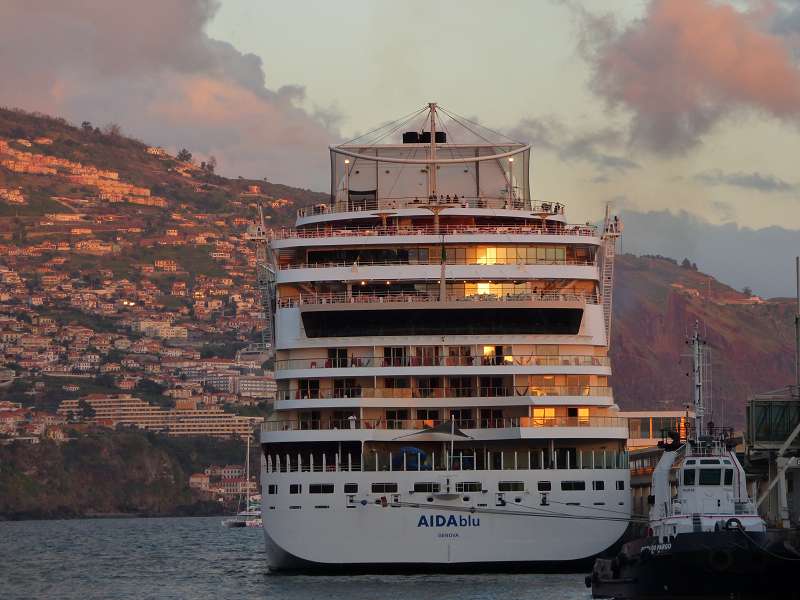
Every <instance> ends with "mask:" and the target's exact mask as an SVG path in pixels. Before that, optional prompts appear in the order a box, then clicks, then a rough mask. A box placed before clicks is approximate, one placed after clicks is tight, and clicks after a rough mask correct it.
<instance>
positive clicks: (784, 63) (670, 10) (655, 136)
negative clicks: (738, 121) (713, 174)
mask: <svg viewBox="0 0 800 600" xmlns="http://www.w3.org/2000/svg"><path fill="white" fill-rule="evenodd" d="M768 14H770V11H766V10H764V8H763V5H762V6H760V7H757V8H756V9H754V11H752V12H739V11H737V10H736V9H734V8H733V7H732V6H730V5H728V4H721V3H718V2H713V1H711V0H651V2H650V4H649V6H648V7H647V10H646V12H645V14H644V16H643V17H642V18H641V19H639V20H636V21H635V22H633V23H632V24H630V25H629V26H628V27H627V28H625V29H624V30H622V31H618V30H616V29H613V28H609V26H608V21H607V20H605V19H598V18H590V19H587V21H586V23H585V24H586V32H587V35H586V40H584V41H585V47H588V48H589V53H588V57H589V60H590V62H591V64H592V67H593V69H594V72H593V78H592V88H593V89H594V90H595V91H596V92H597V93H598V94H600V95H601V96H602V97H604V98H605V99H606V100H607V101H608V103H609V105H610V106H613V107H617V106H620V107H624V108H626V109H628V110H629V111H630V112H631V113H632V122H631V138H632V141H633V142H634V143H638V144H641V145H644V146H646V147H649V148H650V149H652V150H655V151H659V152H665V153H671V152H678V151H682V150H685V149H686V148H689V147H691V146H692V145H694V144H696V143H697V142H698V141H699V140H700V138H701V136H702V135H703V134H705V133H707V132H708V131H710V130H711V129H712V128H713V126H714V125H715V124H716V123H717V122H718V121H719V120H720V119H721V118H722V117H724V116H725V115H727V114H729V113H730V112H731V111H733V110H736V109H739V108H750V109H755V110H758V111H762V112H764V113H767V114H770V115H773V116H775V117H777V118H780V119H787V120H795V119H796V118H797V117H798V115H800V71H799V70H798V69H797V68H796V67H795V65H794V64H793V62H792V56H791V48H790V46H789V43H788V41H787V39H786V38H784V37H782V36H780V35H777V34H774V33H770V32H769V31H767V30H766V29H765V25H766V15H768Z"/></svg>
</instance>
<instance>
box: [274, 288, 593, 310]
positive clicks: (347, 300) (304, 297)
mask: <svg viewBox="0 0 800 600" xmlns="http://www.w3.org/2000/svg"><path fill="white" fill-rule="evenodd" d="M439 301H440V298H439V295H438V294H430V293H427V292H399V293H385V294H379V293H374V294H351V295H347V294H300V295H299V296H297V297H292V298H279V299H278V301H277V307H278V308H294V307H298V306H307V305H321V304H340V305H341V304H348V305H349V304H398V303H399V304H409V303H412V304H413V303H433V302H439ZM445 301H446V302H456V303H459V304H461V303H463V304H464V305H466V304H467V303H480V302H527V303H532V302H534V303H535V302H573V303H579V304H598V303H599V298H598V296H597V295H596V294H583V293H558V292H543V293H538V294H505V295H496V294H474V295H472V296H454V295H448V296H447V297H446V299H445Z"/></svg>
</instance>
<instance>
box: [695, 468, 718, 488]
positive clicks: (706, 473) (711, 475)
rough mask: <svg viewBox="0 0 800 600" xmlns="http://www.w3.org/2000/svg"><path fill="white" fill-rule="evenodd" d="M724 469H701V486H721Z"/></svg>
mask: <svg viewBox="0 0 800 600" xmlns="http://www.w3.org/2000/svg"><path fill="white" fill-rule="evenodd" d="M721 475H722V469H700V482H699V483H700V485H719V479H720V476H721Z"/></svg>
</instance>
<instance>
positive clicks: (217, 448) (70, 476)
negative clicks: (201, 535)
mask: <svg viewBox="0 0 800 600" xmlns="http://www.w3.org/2000/svg"><path fill="white" fill-rule="evenodd" d="M72 435H73V436H76V437H75V439H73V440H72V441H70V442H66V443H62V444H56V443H55V442H52V441H49V440H43V441H42V442H41V443H39V444H34V445H29V444H10V445H7V446H0V517H3V518H11V519H15V518H64V517H76V516H103V515H114V514H140V515H178V514H183V515H191V514H219V513H220V512H221V511H222V509H223V507H222V506H220V505H219V503H216V502H209V501H207V500H205V501H204V500H201V499H200V498H199V497H198V496H196V495H195V494H194V493H193V492H192V491H191V490H190V489H189V485H188V481H189V475H191V474H192V473H194V472H197V471H202V469H203V468H204V467H206V466H208V465H209V464H221V465H224V464H230V463H237V462H239V461H241V457H242V454H243V445H242V443H241V441H240V440H230V441H218V440H212V439H208V438H195V439H173V438H167V437H164V436H159V435H156V434H153V433H149V434H146V433H140V432H135V431H131V432H111V431H108V432H104V433H89V434H79V433H75V432H73V433H72Z"/></svg>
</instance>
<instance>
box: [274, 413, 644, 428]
mask: <svg viewBox="0 0 800 600" xmlns="http://www.w3.org/2000/svg"><path fill="white" fill-rule="evenodd" d="M451 423H452V424H453V426H454V428H455V429H458V430H469V429H509V428H528V427H534V428H537V427H625V428H627V426H628V420H627V419H626V418H625V417H607V416H595V417H591V416H585V417H581V416H578V417H537V416H533V417H502V418H497V419H456V420H455V421H454V422H451V421H449V420H446V421H442V420H438V419H389V418H380V419H359V418H358V417H354V418H353V419H350V418H335V419H299V420H283V421H265V422H263V423H262V424H261V431H262V432H275V431H331V430H364V429H372V430H375V429H378V430H403V431H408V430H413V431H419V432H422V431H424V430H426V429H433V428H435V427H439V426H442V425H444V424H451Z"/></svg>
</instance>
